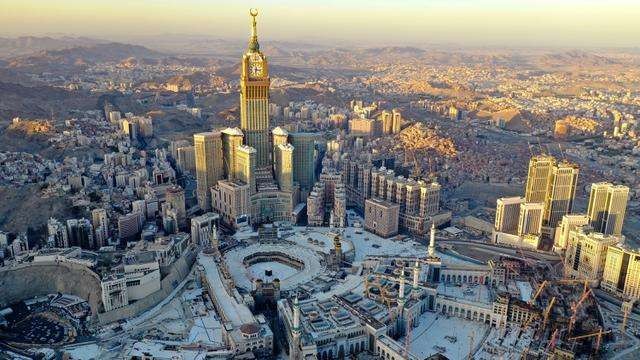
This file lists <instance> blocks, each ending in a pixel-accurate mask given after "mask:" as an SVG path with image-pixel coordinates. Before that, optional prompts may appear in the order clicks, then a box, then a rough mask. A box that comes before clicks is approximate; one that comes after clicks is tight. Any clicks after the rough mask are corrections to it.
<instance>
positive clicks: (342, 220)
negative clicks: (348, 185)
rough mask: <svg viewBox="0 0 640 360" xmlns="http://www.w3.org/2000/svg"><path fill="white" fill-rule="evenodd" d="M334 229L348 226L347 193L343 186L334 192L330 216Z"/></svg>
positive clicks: (340, 185) (337, 186)
mask: <svg viewBox="0 0 640 360" xmlns="http://www.w3.org/2000/svg"><path fill="white" fill-rule="evenodd" d="M330 220H331V223H330V225H331V226H333V227H341V228H342V227H345V226H346V224H347V193H346V192H345V190H344V185H343V184H338V185H336V188H335V190H334V192H333V208H332V209H331V216H330Z"/></svg>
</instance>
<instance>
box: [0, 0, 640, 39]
mask: <svg viewBox="0 0 640 360" xmlns="http://www.w3.org/2000/svg"><path fill="white" fill-rule="evenodd" d="M249 7H258V8H259V9H260V15H259V20H258V21H259V24H258V30H259V33H260V37H261V40H262V41H263V42H264V41H268V40H296V41H310V42H328V41H348V42H362V43H363V44H387V45H391V44H414V45H421V44H443V43H449V44H460V45H469V44H470V45H523V46H571V47H583V46H584V47H588V46H615V47H617V46H634V47H637V46H640V0H633V1H631V0H556V1H552V0H316V1H308V0H262V1H241V0H226V1H223V0H132V1H127V0H109V1H103V0H0V8H1V9H2V11H0V24H1V25H0V36H18V35H82V36H89V37H97V38H102V39H113V40H120V41H126V40H127V39H131V38H132V37H142V36H147V35H158V34H189V35H207V36H212V37H216V38H228V39H238V38H246V37H247V33H248V31H249V30H248V27H249V24H248V21H249V20H248V15H247V9H248V8H249Z"/></svg>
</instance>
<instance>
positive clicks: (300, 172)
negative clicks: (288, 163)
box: [289, 133, 316, 192]
mask: <svg viewBox="0 0 640 360" xmlns="http://www.w3.org/2000/svg"><path fill="white" fill-rule="evenodd" d="M289 139H290V141H291V145H293V181H297V182H298V184H300V190H301V191H303V192H309V191H310V190H311V188H312V187H313V184H314V183H315V181H316V180H315V161H314V160H315V159H314V156H315V139H316V135H315V134H313V133H291V134H289Z"/></svg>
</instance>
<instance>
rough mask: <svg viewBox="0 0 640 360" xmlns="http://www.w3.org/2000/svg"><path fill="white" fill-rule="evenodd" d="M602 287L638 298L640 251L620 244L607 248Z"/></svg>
mask: <svg viewBox="0 0 640 360" xmlns="http://www.w3.org/2000/svg"><path fill="white" fill-rule="evenodd" d="M600 286H601V287H602V289H604V290H607V291H610V292H612V293H614V294H617V295H623V296H624V297H628V298H629V299H632V300H636V301H637V300H640V252H639V251H638V250H637V249H631V248H628V247H625V246H623V245H620V244H616V245H611V246H609V247H608V248H607V258H606V260H605V265H604V271H603V274H602V282H601V283H600Z"/></svg>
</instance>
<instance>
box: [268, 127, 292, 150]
mask: <svg viewBox="0 0 640 360" xmlns="http://www.w3.org/2000/svg"><path fill="white" fill-rule="evenodd" d="M271 136H272V137H273V146H274V147H276V146H278V145H286V144H287V143H288V142H289V133H288V132H287V130H285V129H283V128H281V127H280V126H278V127H276V128H274V129H273V130H272V131H271Z"/></svg>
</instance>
